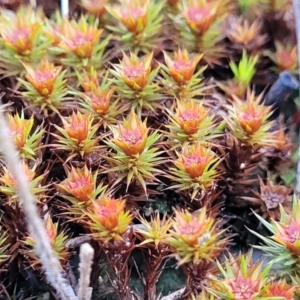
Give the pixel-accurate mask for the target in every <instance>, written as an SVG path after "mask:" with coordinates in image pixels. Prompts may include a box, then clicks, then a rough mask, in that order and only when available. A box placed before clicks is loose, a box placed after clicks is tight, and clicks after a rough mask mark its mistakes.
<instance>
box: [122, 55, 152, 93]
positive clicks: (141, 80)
mask: <svg viewBox="0 0 300 300" xmlns="http://www.w3.org/2000/svg"><path fill="white" fill-rule="evenodd" d="M152 58H153V52H152V53H150V54H149V55H146V56H144V57H143V58H142V59H141V58H138V57H137V56H136V55H134V54H133V53H131V55H130V57H129V56H127V55H126V54H125V53H123V60H122V62H121V64H120V67H121V70H120V71H119V72H120V75H121V77H122V78H123V80H124V82H125V83H126V84H127V86H128V87H129V88H130V89H132V90H136V91H140V90H143V89H144V88H145V86H146V85H147V83H148V80H149V75H150V73H151V62H152Z"/></svg>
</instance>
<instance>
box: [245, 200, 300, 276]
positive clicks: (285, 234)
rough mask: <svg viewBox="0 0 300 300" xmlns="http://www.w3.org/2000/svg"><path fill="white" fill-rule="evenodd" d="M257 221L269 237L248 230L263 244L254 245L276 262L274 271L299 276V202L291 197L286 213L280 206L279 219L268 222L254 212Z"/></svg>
mask: <svg viewBox="0 0 300 300" xmlns="http://www.w3.org/2000/svg"><path fill="white" fill-rule="evenodd" d="M255 216H256V217H257V218H258V219H259V221H260V222H261V223H262V224H263V225H264V226H265V227H266V228H267V229H268V230H269V231H270V233H271V234H272V235H271V236H270V237H265V236H262V235H261V234H259V233H257V232H255V231H253V230H250V229H249V230H250V232H251V233H253V234H255V235H256V236H257V237H259V238H260V239H261V240H262V242H263V243H264V245H261V246H255V248H257V249H260V250H262V251H263V252H265V253H266V255H268V257H269V258H270V260H271V262H272V263H277V264H278V267H276V272H278V273H279V274H281V275H287V276H293V275H297V276H299V275H300V273H299V266H300V235H299V232H300V202H299V201H298V200H297V198H296V197H294V199H293V208H292V210H291V212H290V213H287V212H286V211H285V210H284V209H283V207H282V206H281V207H280V220H279V221H275V220H274V219H271V220H270V222H268V221H266V220H265V219H264V218H262V217H261V216H259V215H258V214H256V213H255Z"/></svg>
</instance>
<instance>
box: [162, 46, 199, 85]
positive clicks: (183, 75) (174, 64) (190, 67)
mask: <svg viewBox="0 0 300 300" xmlns="http://www.w3.org/2000/svg"><path fill="white" fill-rule="evenodd" d="M164 56H165V61H166V64H167V67H168V69H169V73H170V75H171V77H172V78H173V80H174V81H175V82H176V83H177V84H179V85H182V84H187V83H188V82H189V81H190V80H191V78H192V76H193V75H194V72H195V69H196V67H197V65H198V63H199V61H200V60H201V58H202V57H203V54H200V55H198V56H196V57H194V58H193V59H192V58H190V57H189V54H188V52H187V50H186V49H185V50H178V52H175V53H174V58H173V60H172V59H171V58H170V57H169V56H168V55H167V54H166V53H165V52H164Z"/></svg>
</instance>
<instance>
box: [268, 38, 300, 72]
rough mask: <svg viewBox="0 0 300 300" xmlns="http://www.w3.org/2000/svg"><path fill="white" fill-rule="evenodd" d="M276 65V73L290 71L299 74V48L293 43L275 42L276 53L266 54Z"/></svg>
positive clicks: (269, 52)
mask: <svg viewBox="0 0 300 300" xmlns="http://www.w3.org/2000/svg"><path fill="white" fill-rule="evenodd" d="M264 54H265V55H266V56H268V57H269V58H270V59H271V60H272V61H273V62H274V63H275V64H276V67H275V68H274V71H276V72H277V73H280V72H283V71H285V70H288V71H290V72H292V73H297V72H298V68H297V67H298V57H297V46H296V45H293V44H291V43H288V44H285V43H281V42H280V41H275V51H274V52H272V51H270V50H266V51H265V52H264Z"/></svg>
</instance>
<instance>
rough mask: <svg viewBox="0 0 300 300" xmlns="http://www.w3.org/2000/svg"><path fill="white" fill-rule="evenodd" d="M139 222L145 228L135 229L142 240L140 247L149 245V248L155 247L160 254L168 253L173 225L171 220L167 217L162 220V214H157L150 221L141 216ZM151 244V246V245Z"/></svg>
mask: <svg viewBox="0 0 300 300" xmlns="http://www.w3.org/2000/svg"><path fill="white" fill-rule="evenodd" d="M138 219H139V221H140V222H141V224H142V225H143V228H137V229H135V232H136V233H137V235H138V237H139V239H140V240H141V243H140V244H139V245H140V246H143V245H147V247H154V248H155V249H157V250H158V251H159V252H160V251H166V252H168V248H169V247H168V241H167V239H168V237H169V230H170V228H171V227H172V225H173V221H172V219H171V218H167V216H166V215H164V217H163V218H162V219H161V217H160V214H159V213H156V214H155V216H153V217H151V220H150V221H147V220H146V219H144V218H142V217H141V216H139V218H138ZM149 244H150V245H149Z"/></svg>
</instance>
